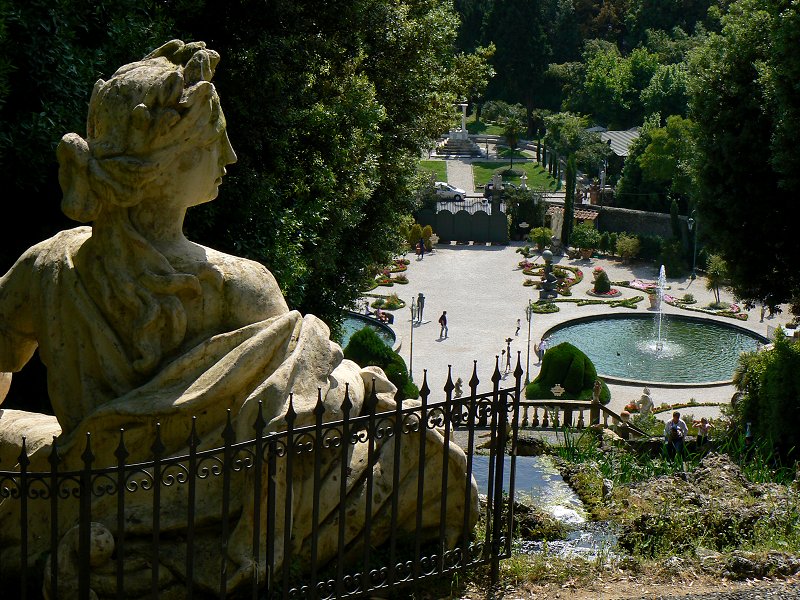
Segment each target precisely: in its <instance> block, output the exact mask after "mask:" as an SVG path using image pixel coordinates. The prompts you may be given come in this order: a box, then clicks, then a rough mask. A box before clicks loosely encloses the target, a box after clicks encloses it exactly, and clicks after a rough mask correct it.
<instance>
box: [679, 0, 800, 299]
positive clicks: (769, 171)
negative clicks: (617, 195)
mask: <svg viewBox="0 0 800 600" xmlns="http://www.w3.org/2000/svg"><path fill="white" fill-rule="evenodd" d="M722 22H723V29H722V32H721V33H720V34H718V35H712V36H710V38H709V39H708V42H707V43H706V44H705V45H704V46H703V47H702V48H700V49H699V50H698V51H696V53H695V54H694V56H693V59H692V62H691V70H692V78H691V85H690V105H691V113H692V116H693V120H694V121H695V124H696V127H697V137H696V144H697V161H696V162H697V192H698V194H697V195H698V213H699V219H698V220H699V223H700V226H701V229H700V231H701V234H702V235H703V236H704V237H706V238H707V239H711V240H713V243H714V245H715V246H716V247H717V249H718V250H719V251H720V253H721V254H722V256H723V258H725V259H726V260H727V262H728V274H729V276H730V278H731V281H732V283H733V286H734V289H735V291H736V292H737V294H738V295H739V296H740V297H742V298H744V299H748V300H760V301H765V302H766V303H767V304H769V305H772V306H774V305H777V304H779V303H781V302H785V301H787V300H789V299H790V298H791V297H792V296H793V295H796V294H798V292H799V291H800V272H798V270H797V265H796V260H795V259H796V256H797V253H796V252H797V250H796V249H797V239H796V238H797V236H796V232H795V231H794V230H795V227H794V221H793V219H792V218H791V217H790V215H792V213H793V210H794V208H793V202H794V196H795V195H796V193H797V190H798V183H800V157H798V155H797V153H796V152H795V151H794V150H793V148H794V144H795V140H797V138H798V135H800V88H798V86H797V81H798V80H800V53H798V52H797V48H798V45H799V44H800V7H799V6H798V5H797V3H790V2H786V1H783V0H758V1H756V0H738V1H737V2H735V3H733V4H732V5H731V7H730V10H729V12H728V13H727V14H726V15H725V16H724V18H723V21H722ZM746 240H750V241H757V243H755V244H747V245H748V248H747V251H746V252H743V251H742V250H743V241H746Z"/></svg>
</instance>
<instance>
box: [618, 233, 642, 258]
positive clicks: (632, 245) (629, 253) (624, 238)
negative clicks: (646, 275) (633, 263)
mask: <svg viewBox="0 0 800 600" xmlns="http://www.w3.org/2000/svg"><path fill="white" fill-rule="evenodd" d="M639 247H640V242H639V238H637V237H636V236H635V235H628V234H626V233H621V234H620V235H619V237H617V244H616V251H617V254H618V255H619V256H620V257H622V258H623V259H625V260H632V259H634V258H636V257H637V256H639Z"/></svg>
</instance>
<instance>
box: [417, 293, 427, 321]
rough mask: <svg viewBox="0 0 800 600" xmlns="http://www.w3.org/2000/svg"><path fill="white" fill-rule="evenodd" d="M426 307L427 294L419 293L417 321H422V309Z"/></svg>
mask: <svg viewBox="0 0 800 600" xmlns="http://www.w3.org/2000/svg"><path fill="white" fill-rule="evenodd" d="M423 308H425V296H424V295H423V293H422V292H420V293H419V294H417V323H422V309H423Z"/></svg>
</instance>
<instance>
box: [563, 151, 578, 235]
mask: <svg viewBox="0 0 800 600" xmlns="http://www.w3.org/2000/svg"><path fill="white" fill-rule="evenodd" d="M564 179H565V183H566V189H565V190H564V224H563V225H562V226H561V241H562V242H563V244H564V245H565V246H569V238H570V234H571V233H572V222H573V221H574V220H575V183H576V181H577V173H576V167H575V155H574V154H570V155H569V158H567V170H566V174H565V177H564Z"/></svg>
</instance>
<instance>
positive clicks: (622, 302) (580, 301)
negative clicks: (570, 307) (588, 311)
mask: <svg viewBox="0 0 800 600" xmlns="http://www.w3.org/2000/svg"><path fill="white" fill-rule="evenodd" d="M642 300H644V296H634V297H633V298H623V299H619V300H601V299H599V298H597V299H591V298H555V299H553V300H552V302H574V303H575V304H576V305H578V306H591V305H596V304H607V305H608V306H610V307H611V308H617V307H619V306H622V307H624V308H636V305H637V304H638V303H639V302H641V301H642Z"/></svg>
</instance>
